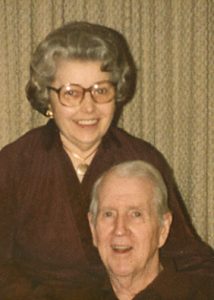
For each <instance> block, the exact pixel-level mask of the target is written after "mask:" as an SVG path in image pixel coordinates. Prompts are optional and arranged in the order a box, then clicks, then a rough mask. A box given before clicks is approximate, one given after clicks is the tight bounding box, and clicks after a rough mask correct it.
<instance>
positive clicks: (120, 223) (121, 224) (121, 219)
mask: <svg viewBox="0 0 214 300" xmlns="http://www.w3.org/2000/svg"><path fill="white" fill-rule="evenodd" d="M127 230H128V226H127V219H126V217H125V216H117V218H116V220H115V224H114V232H115V235H118V236H122V235H124V234H126V233H127Z"/></svg>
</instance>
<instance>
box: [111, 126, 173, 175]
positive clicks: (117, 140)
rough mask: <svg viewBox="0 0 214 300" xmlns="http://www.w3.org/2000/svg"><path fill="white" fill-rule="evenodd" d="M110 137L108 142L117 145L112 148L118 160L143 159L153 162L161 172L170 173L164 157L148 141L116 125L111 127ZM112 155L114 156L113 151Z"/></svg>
mask: <svg viewBox="0 0 214 300" xmlns="http://www.w3.org/2000/svg"><path fill="white" fill-rule="evenodd" d="M110 137H111V138H110V141H109V142H110V144H112V143H114V144H115V145H117V146H116V147H114V148H113V150H115V149H116V152H117V153H118V156H119V158H118V159H119V160H121V161H122V160H144V161H147V162H148V163H151V164H153V165H154V166H155V167H156V168H157V169H159V170H160V171H161V172H163V173H168V174H171V175H172V169H171V167H170V166H169V164H168V162H167V160H166V158H165V157H164V155H163V154H162V153H161V152H160V151H159V150H158V149H157V148H156V147H155V146H154V145H152V144H151V143H150V142H148V141H145V140H144V139H142V138H139V137H135V136H133V135H131V134H130V133H128V132H126V131H125V130H124V129H121V128H118V127H112V128H111V131H110ZM114 156H116V154H115V153H114ZM171 175H170V176H171Z"/></svg>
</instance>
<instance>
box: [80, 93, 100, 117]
mask: <svg viewBox="0 0 214 300" xmlns="http://www.w3.org/2000/svg"><path fill="white" fill-rule="evenodd" d="M95 108H96V103H95V102H94V100H93V98H92V95H91V93H90V92H89V91H86V92H85V95H84V97H83V99H82V103H81V109H82V110H83V111H85V112H87V113H92V112H93V111H94V110H95Z"/></svg>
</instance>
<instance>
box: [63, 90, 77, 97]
mask: <svg viewBox="0 0 214 300" xmlns="http://www.w3.org/2000/svg"><path fill="white" fill-rule="evenodd" d="M65 96H68V97H79V96H80V92H79V91H75V90H69V91H66V93H65Z"/></svg>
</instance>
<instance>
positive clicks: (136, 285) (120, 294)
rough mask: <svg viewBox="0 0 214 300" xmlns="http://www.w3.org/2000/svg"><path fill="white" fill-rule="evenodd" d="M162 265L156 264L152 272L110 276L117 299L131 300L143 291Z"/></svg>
mask: <svg viewBox="0 0 214 300" xmlns="http://www.w3.org/2000/svg"><path fill="white" fill-rule="evenodd" d="M162 269H163V267H162V266H161V264H160V265H158V266H157V269H156V270H154V271H153V272H147V273H145V274H138V275H137V276H132V275H131V276H124V277H122V276H121V277H116V276H111V278H110V280H111V284H112V287H113V290H114V292H115V294H116V296H117V298H118V299H119V300H132V299H133V298H134V297H135V295H136V294H138V293H139V292H140V291H143V290H144V289H145V288H146V287H147V286H148V285H149V284H150V283H151V282H152V281H153V280H154V279H155V278H156V277H157V276H158V274H159V273H160V272H161V270H162Z"/></svg>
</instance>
